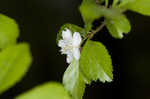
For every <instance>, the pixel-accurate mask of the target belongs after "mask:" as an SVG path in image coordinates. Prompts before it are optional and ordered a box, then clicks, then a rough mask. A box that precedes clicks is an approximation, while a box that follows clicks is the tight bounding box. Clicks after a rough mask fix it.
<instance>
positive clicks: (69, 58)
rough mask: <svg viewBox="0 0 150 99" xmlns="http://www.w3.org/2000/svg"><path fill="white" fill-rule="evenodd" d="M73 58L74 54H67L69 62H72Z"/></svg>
mask: <svg viewBox="0 0 150 99" xmlns="http://www.w3.org/2000/svg"><path fill="white" fill-rule="evenodd" d="M72 60H73V56H72V55H70V54H67V63H71V61H72Z"/></svg>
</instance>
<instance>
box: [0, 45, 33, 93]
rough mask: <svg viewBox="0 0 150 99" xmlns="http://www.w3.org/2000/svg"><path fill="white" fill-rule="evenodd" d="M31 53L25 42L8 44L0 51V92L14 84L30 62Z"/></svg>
mask: <svg viewBox="0 0 150 99" xmlns="http://www.w3.org/2000/svg"><path fill="white" fill-rule="evenodd" d="M31 60H32V59H31V54H30V50H29V46H28V44H26V43H23V44H18V45H13V46H9V47H7V48H6V49H4V50H2V51H1V52H0V93H2V92H4V91H6V90H7V89H8V88H10V87H12V86H13V85H14V84H16V83H17V82H18V81H20V79H21V78H22V77H23V76H24V74H25V73H26V72H27V70H28V68H29V65H30V64H31Z"/></svg>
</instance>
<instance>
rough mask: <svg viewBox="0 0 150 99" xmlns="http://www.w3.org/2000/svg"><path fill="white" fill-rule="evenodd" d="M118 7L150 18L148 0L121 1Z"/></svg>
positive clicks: (149, 3) (149, 1)
mask: <svg viewBox="0 0 150 99" xmlns="http://www.w3.org/2000/svg"><path fill="white" fill-rule="evenodd" d="M120 7H122V8H126V9H129V10H132V11H135V12H137V13H140V14H143V15H148V16H150V0H122V3H121V4H120Z"/></svg>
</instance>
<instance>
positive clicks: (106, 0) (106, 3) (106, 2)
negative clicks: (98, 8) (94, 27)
mask: <svg viewBox="0 0 150 99" xmlns="http://www.w3.org/2000/svg"><path fill="white" fill-rule="evenodd" d="M108 4H109V1H108V0H105V7H106V8H107V7H108Z"/></svg>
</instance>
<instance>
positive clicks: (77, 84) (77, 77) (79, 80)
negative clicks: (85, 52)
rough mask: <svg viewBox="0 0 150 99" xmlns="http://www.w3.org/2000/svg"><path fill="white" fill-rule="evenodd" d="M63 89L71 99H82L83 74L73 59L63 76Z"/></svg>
mask: <svg viewBox="0 0 150 99" xmlns="http://www.w3.org/2000/svg"><path fill="white" fill-rule="evenodd" d="M63 84H64V86H65V89H67V91H68V92H69V93H70V94H71V95H72V97H73V99H82V96H83V94H84V90H85V82H84V79H83V75H82V73H81V72H80V70H79V62H78V61H76V60H73V61H72V63H71V64H70V65H69V67H68V68H67V70H66V71H65V73H64V76H63Z"/></svg>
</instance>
